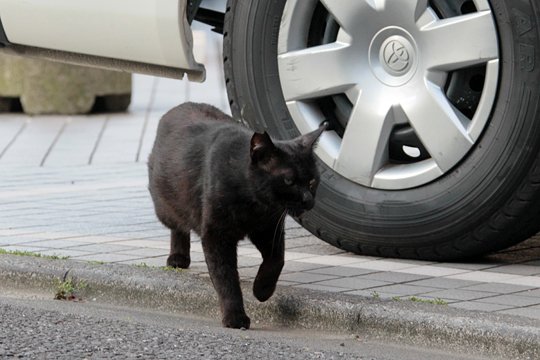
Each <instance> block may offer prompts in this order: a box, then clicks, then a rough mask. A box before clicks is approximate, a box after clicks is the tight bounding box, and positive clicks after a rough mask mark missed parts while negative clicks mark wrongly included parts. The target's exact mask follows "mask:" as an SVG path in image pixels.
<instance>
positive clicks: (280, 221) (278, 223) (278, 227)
mask: <svg viewBox="0 0 540 360" xmlns="http://www.w3.org/2000/svg"><path fill="white" fill-rule="evenodd" d="M285 216H287V209H286V208H285V210H283V213H282V214H281V215H280V216H279V219H278V222H277V224H276V228H275V229H274V236H273V237H272V251H271V254H272V255H274V244H275V243H276V235H277V234H278V229H280V228H282V223H283V222H284V221H285Z"/></svg>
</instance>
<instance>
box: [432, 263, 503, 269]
mask: <svg viewBox="0 0 540 360" xmlns="http://www.w3.org/2000/svg"><path fill="white" fill-rule="evenodd" d="M433 266H441V267H449V268H454V269H464V270H471V271H472V270H484V269H489V268H493V267H495V266H498V264H497V263H493V262H478V263H456V262H451V263H446V262H442V263H434V264H433Z"/></svg>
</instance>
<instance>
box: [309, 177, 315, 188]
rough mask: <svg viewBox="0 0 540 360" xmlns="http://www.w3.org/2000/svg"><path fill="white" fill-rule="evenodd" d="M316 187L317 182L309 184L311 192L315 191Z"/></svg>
mask: <svg viewBox="0 0 540 360" xmlns="http://www.w3.org/2000/svg"><path fill="white" fill-rule="evenodd" d="M316 186H317V180H315V179H311V181H310V182H309V190H311V191H313V190H315V187H316Z"/></svg>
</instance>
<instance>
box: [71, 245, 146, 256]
mask: <svg viewBox="0 0 540 360" xmlns="http://www.w3.org/2000/svg"><path fill="white" fill-rule="evenodd" d="M72 249H73V250H81V251H88V252H93V253H96V254H102V253H114V252H120V251H129V250H135V249H137V248H136V247H133V246H125V245H116V244H115V245H111V244H107V243H103V244H92V245H82V246H76V247H75V246H74V247H72ZM139 257H140V256H139Z"/></svg>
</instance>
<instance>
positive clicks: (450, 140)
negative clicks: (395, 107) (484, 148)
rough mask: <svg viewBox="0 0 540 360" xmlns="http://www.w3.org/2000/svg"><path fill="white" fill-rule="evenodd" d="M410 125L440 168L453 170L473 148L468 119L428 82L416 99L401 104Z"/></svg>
mask: <svg viewBox="0 0 540 360" xmlns="http://www.w3.org/2000/svg"><path fill="white" fill-rule="evenodd" d="M401 107H402V109H403V111H404V112H405V114H406V115H407V117H408V119H409V122H410V124H411V125H412V127H413V128H414V130H415V131H416V134H417V135H418V137H419V139H420V141H421V142H422V143H423V145H424V146H425V147H426V149H427V151H428V152H429V154H430V155H431V157H432V158H433V159H434V160H435V162H436V163H437V165H438V166H439V168H440V169H441V170H442V171H444V172H446V171H448V170H450V169H451V168H452V167H453V166H454V165H455V164H456V163H457V162H458V161H459V160H460V159H461V158H462V157H463V156H464V155H465V154H466V153H467V152H468V151H469V149H470V148H471V147H472V145H473V143H474V141H473V140H472V139H471V137H470V136H469V134H468V133H467V130H466V128H465V126H466V125H465V124H466V123H467V122H468V119H467V118H466V117H465V116H464V115H463V114H462V113H461V112H459V111H458V110H457V109H456V108H454V107H453V106H452V105H451V104H450V102H449V101H448V99H447V98H446V96H445V94H444V92H443V91H442V90H441V88H439V87H438V86H436V85H434V84H432V83H430V82H427V84H426V86H425V87H423V88H421V89H419V92H417V93H416V94H414V96H411V97H409V98H408V99H406V100H404V101H402V102H401Z"/></svg>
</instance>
